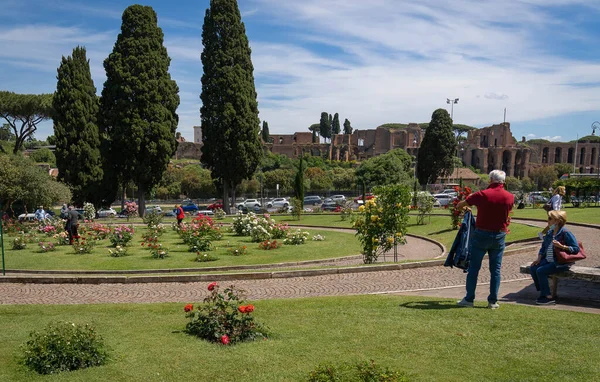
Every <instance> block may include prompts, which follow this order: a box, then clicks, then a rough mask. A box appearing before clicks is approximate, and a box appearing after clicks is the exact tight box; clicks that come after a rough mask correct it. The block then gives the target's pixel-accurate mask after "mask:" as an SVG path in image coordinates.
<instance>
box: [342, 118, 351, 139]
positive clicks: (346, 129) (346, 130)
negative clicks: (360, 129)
mask: <svg viewBox="0 0 600 382" xmlns="http://www.w3.org/2000/svg"><path fill="white" fill-rule="evenodd" d="M344 134H348V135H350V134H352V125H351V124H350V121H349V120H348V118H346V119H345V120H344Z"/></svg>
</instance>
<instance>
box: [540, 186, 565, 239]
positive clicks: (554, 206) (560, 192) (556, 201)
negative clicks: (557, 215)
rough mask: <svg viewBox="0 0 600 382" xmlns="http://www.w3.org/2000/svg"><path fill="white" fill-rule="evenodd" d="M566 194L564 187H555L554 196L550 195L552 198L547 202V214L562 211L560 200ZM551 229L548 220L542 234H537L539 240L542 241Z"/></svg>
mask: <svg viewBox="0 0 600 382" xmlns="http://www.w3.org/2000/svg"><path fill="white" fill-rule="evenodd" d="M566 194H567V191H566V189H565V186H558V187H556V190H554V195H552V197H551V198H550V200H549V201H548V205H549V206H550V208H551V209H550V210H548V212H550V211H560V210H562V200H563V196H565V195H566ZM551 227H552V225H551V224H550V220H548V225H547V226H546V228H544V229H543V230H542V232H539V233H538V237H539V238H540V239H541V240H544V237H545V236H546V234H547V233H548V231H549V230H550V228H551Z"/></svg>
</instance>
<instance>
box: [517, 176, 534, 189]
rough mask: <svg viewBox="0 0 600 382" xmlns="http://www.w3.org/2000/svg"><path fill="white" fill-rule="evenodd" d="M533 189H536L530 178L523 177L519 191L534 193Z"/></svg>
mask: <svg viewBox="0 0 600 382" xmlns="http://www.w3.org/2000/svg"><path fill="white" fill-rule="evenodd" d="M535 189H536V187H535V184H534V183H533V180H531V178H530V177H528V176H525V177H523V178H521V191H523V192H531V191H534V190H535Z"/></svg>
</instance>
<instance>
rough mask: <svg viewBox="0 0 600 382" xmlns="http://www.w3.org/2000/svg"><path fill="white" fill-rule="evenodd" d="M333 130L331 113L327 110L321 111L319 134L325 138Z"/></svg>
mask: <svg viewBox="0 0 600 382" xmlns="http://www.w3.org/2000/svg"><path fill="white" fill-rule="evenodd" d="M330 130H331V124H330V123H329V114H327V112H326V111H324V112H322V113H321V120H320V121H319V134H321V136H322V137H323V138H325V139H327V138H328V136H329V131H330Z"/></svg>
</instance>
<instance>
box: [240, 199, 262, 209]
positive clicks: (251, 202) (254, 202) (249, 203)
mask: <svg viewBox="0 0 600 382" xmlns="http://www.w3.org/2000/svg"><path fill="white" fill-rule="evenodd" d="M243 207H246V208H254V207H259V208H260V207H261V205H260V202H259V201H258V199H246V200H244V201H243V202H241V203H240V204H238V206H237V208H238V210H241V209H242V208H243Z"/></svg>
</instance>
